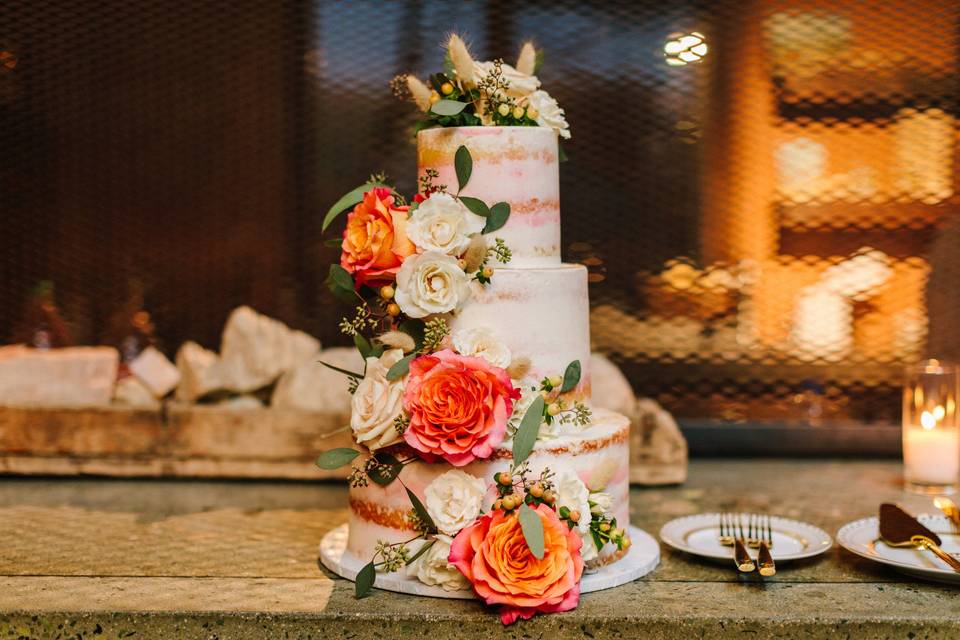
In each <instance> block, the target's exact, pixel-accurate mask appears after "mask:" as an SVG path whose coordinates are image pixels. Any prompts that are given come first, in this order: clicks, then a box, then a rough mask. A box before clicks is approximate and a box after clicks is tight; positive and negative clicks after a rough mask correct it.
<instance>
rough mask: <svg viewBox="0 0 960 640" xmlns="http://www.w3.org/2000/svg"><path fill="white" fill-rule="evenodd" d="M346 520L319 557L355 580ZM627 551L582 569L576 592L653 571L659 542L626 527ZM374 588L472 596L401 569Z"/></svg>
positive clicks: (358, 564)
mask: <svg viewBox="0 0 960 640" xmlns="http://www.w3.org/2000/svg"><path fill="white" fill-rule="evenodd" d="M348 527H349V525H348V524H344V525H341V526H339V527H337V528H336V529H333V530H332V531H329V532H327V535H325V536H323V540H322V541H321V542H320V561H321V562H323V566H325V567H326V568H327V569H329V570H330V571H333V572H334V573H335V574H337V575H338V576H340V577H342V578H346V579H347V580H355V579H356V577H357V573H359V572H360V569H362V568H363V566H364V565H365V564H367V562H368V561H367V560H362V559H360V558H358V557H357V556H355V555H353V554H352V553H350V552H349V551H347V532H348ZM630 540H631V541H632V542H633V544H632V545H630V551H628V552H627V555H625V556H624V557H622V558H620V559H619V560H617V561H616V562H614V563H612V564H609V565H607V566H605V567H600V568H599V569H597V570H596V571H592V572H589V573H586V572H585V573H584V574H583V577H582V578H581V579H580V592H581V593H587V592H589V591H600V590H602V589H610V588H611V587H618V586H620V585H622V584H626V583H628V582H633V581H634V580H636V579H637V578H642V577H643V576H645V575H647V574H648V573H650V572H651V571H653V570H654V569H655V568H656V567H657V565H658V564H659V563H660V545H659V544H657V541H656V540H654V539H653V536H651V535H650V534H649V533H647V532H646V531H643V530H641V529H637V528H636V527H630ZM373 584H374V586H375V587H377V588H378V589H385V590H386V591H396V592H398V593H409V594H412V595H416V596H430V597H433V598H456V599H459V600H472V599H474V597H475V596H474V595H473V592H472V591H444V590H443V589H441V588H440V587H431V586H429V585H425V584H423V583H422V582H420V581H419V580H417V579H416V578H408V577H407V576H406V574H404V573H403V572H402V571H397V572H395V573H378V574H377V579H376V582H374V583H373Z"/></svg>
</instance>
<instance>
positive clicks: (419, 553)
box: [407, 540, 436, 567]
mask: <svg viewBox="0 0 960 640" xmlns="http://www.w3.org/2000/svg"><path fill="white" fill-rule="evenodd" d="M424 542H425V543H426V544H422V545H420V548H419V549H417V552H416V553H415V554H413V555H412V556H410V559H409V560H407V566H408V567H409V566H410V565H411V564H413V563H414V562H416V561H417V559H418V558H419V557H420V556H422V555H423V554H425V553H426V552H427V551H429V550H430V547H432V546H433V543H434V542H436V540H430V541H429V542H427V541H426V540H425V541H424Z"/></svg>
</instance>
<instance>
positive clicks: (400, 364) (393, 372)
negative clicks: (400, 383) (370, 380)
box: [387, 351, 417, 382]
mask: <svg viewBox="0 0 960 640" xmlns="http://www.w3.org/2000/svg"><path fill="white" fill-rule="evenodd" d="M415 357H417V352H416V351H414V352H413V353H411V354H408V355H405V356H404V357H403V358H401V359H400V360H397V362H396V363H395V364H394V365H393V366H392V367H390V369H389V370H388V371H387V380H389V381H390V382H393V381H394V380H399V379H400V378H402V377H403V376H405V375H407V374H408V373H409V372H410V361H411V360H413V359H414V358H415Z"/></svg>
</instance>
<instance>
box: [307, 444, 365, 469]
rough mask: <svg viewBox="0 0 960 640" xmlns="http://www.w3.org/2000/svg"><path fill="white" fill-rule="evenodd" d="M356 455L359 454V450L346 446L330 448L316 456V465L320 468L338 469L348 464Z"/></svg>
mask: <svg viewBox="0 0 960 640" xmlns="http://www.w3.org/2000/svg"><path fill="white" fill-rule="evenodd" d="M358 455H360V452H359V451H357V450H356V449H350V448H347V447H341V448H339V449H330V450H328V451H324V452H323V453H321V454H320V457H319V458H317V466H318V467H320V468H321V469H326V470H327V471H332V470H333V469H339V468H340V467H342V466H344V465H348V464H350V463H351V462H353V459H354V458H356V457H357V456H358Z"/></svg>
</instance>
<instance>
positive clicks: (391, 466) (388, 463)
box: [367, 451, 403, 487]
mask: <svg viewBox="0 0 960 640" xmlns="http://www.w3.org/2000/svg"><path fill="white" fill-rule="evenodd" d="M373 458H374V460H376V461H377V462H378V463H380V466H379V467H374V468H372V469H370V470H369V471H367V477H368V478H370V479H371V480H373V481H374V482H375V483H377V484H378V485H380V486H381V487H385V486H387V485H389V484H391V483H392V482H393V481H394V480H396V479H397V476H399V475H400V471H401V470H402V469H403V465H402V464H400V461H399V460H397V458H396V456H394V455H393V454H391V453H386V452H385V451H381V452H379V453H376V454H374V456H373Z"/></svg>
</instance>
